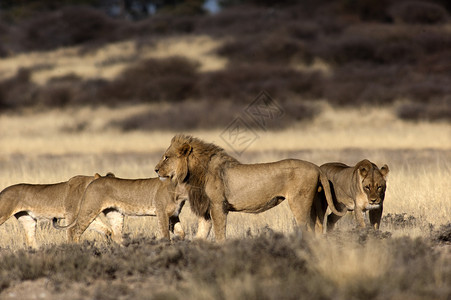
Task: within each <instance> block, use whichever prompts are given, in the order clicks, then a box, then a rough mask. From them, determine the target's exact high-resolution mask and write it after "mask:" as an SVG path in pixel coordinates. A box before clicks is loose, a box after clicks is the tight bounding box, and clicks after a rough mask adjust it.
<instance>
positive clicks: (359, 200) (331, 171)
mask: <svg viewBox="0 0 451 300" xmlns="http://www.w3.org/2000/svg"><path fill="white" fill-rule="evenodd" d="M320 168H321V170H322V171H323V172H324V174H326V176H327V178H328V179H329V181H330V183H331V184H330V186H331V189H332V196H333V198H334V201H335V203H337V206H339V207H341V208H345V209H347V210H348V211H354V213H355V218H356V221H357V225H358V226H359V227H365V226H366V225H365V220H364V218H363V213H364V212H366V211H368V212H369V213H368V214H369V219H370V224H371V226H372V227H374V228H375V229H379V226H380V222H381V217H382V211H383V205H384V199H385V191H386V188H387V182H386V180H387V174H388V172H389V169H388V166H387V165H383V166H382V168H380V169H379V168H378V167H377V166H376V165H375V164H374V163H372V162H370V161H369V160H367V159H364V160H362V161H360V162H358V163H357V164H356V165H355V166H354V167H350V166H347V165H345V164H343V163H338V162H335V163H327V164H324V165H322V166H321V167H320ZM327 206H328V203H327V202H326V199H325V198H324V194H322V197H321V196H320V205H319V206H315V207H316V210H317V215H318V222H319V223H321V224H323V228H322V230H323V231H324V232H327V231H330V230H332V229H333V228H334V226H335V223H336V222H337V221H338V220H340V218H341V216H339V215H336V214H335V213H333V212H331V211H330V210H328V209H327V211H326V208H327Z"/></svg>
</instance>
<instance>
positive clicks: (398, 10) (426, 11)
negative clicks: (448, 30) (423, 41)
mask: <svg viewBox="0 0 451 300" xmlns="http://www.w3.org/2000/svg"><path fill="white" fill-rule="evenodd" d="M389 14H390V16H391V17H392V18H393V19H394V20H395V21H397V22H403V23H408V24H441V23H445V22H446V21H447V20H448V19H449V15H448V12H447V11H446V9H445V8H444V7H443V6H441V5H440V4H438V3H433V2H431V1H429V2H426V1H402V2H398V3H396V2H394V4H393V5H392V7H390V9H389Z"/></svg>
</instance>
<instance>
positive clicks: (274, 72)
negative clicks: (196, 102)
mask: <svg viewBox="0 0 451 300" xmlns="http://www.w3.org/2000/svg"><path fill="white" fill-rule="evenodd" d="M322 81H323V77H322V75H321V73H320V72H300V71H296V70H293V69H291V68H288V67H283V66H277V65H269V64H253V65H237V66H230V67H229V68H227V69H225V70H221V71H216V72H210V73H206V74H204V75H203V76H202V78H201V82H200V91H201V94H202V96H203V97H204V98H205V99H209V100H212V99H231V100H233V101H237V102H241V103H243V102H247V101H249V100H251V99H254V98H255V97H256V96H257V95H258V94H259V93H260V92H261V91H263V90H265V91H268V92H269V93H270V94H271V95H272V96H273V97H274V98H275V99H279V100H285V99H288V98H290V97H293V96H295V97H299V96H302V97H307V98H317V97H319V96H320V95H321V92H322V90H321V84H322Z"/></svg>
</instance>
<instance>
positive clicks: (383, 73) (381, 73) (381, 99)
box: [324, 64, 408, 106]
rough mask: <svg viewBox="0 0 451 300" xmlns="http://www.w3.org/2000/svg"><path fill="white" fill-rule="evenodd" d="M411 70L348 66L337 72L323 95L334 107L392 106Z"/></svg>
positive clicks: (363, 65) (328, 82)
mask: <svg viewBox="0 0 451 300" xmlns="http://www.w3.org/2000/svg"><path fill="white" fill-rule="evenodd" d="M406 72H408V69H406V68H404V67H399V66H392V67H384V66H374V65H368V64H349V65H345V66H343V67H340V68H338V69H336V70H335V72H334V74H333V75H332V76H331V77H330V78H328V80H327V81H326V83H325V85H324V96H325V98H326V99H328V100H329V101H330V102H331V103H332V104H334V105H338V106H342V105H364V104H368V103H371V104H385V103H391V102H392V101H394V100H395V99H396V98H397V97H398V96H399V91H398V89H399V88H398V86H399V84H400V80H402V79H403V77H405V74H406Z"/></svg>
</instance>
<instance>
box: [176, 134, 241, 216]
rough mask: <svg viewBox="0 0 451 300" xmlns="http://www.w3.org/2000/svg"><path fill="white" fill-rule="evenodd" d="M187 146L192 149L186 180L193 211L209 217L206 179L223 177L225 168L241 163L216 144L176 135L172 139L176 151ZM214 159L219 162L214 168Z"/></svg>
mask: <svg viewBox="0 0 451 300" xmlns="http://www.w3.org/2000/svg"><path fill="white" fill-rule="evenodd" d="M185 144H188V145H190V146H191V147H192V152H191V153H190V154H189V156H188V166H187V167H188V170H187V171H188V172H187V176H186V178H185V183H187V190H188V196H189V202H190V206H191V210H192V211H193V212H194V213H195V214H196V215H198V216H203V217H208V214H209V210H210V200H209V198H208V197H207V195H206V194H205V182H206V177H207V176H210V175H212V176H220V177H222V173H223V172H222V170H223V168H224V167H225V166H228V165H231V164H238V163H239V162H238V160H236V159H235V158H233V157H231V156H230V155H228V154H227V153H226V152H225V151H224V149H222V148H221V147H219V146H217V145H215V144H212V143H206V142H204V141H202V140H200V139H198V138H195V137H192V136H189V135H176V136H174V137H173V138H172V141H171V145H172V146H173V147H174V148H175V149H180V148H181V147H182V146H183V145H185ZM213 157H214V158H215V161H219V163H218V164H215V165H214V166H213V165H211V164H210V163H211V161H212V158H213Z"/></svg>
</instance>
